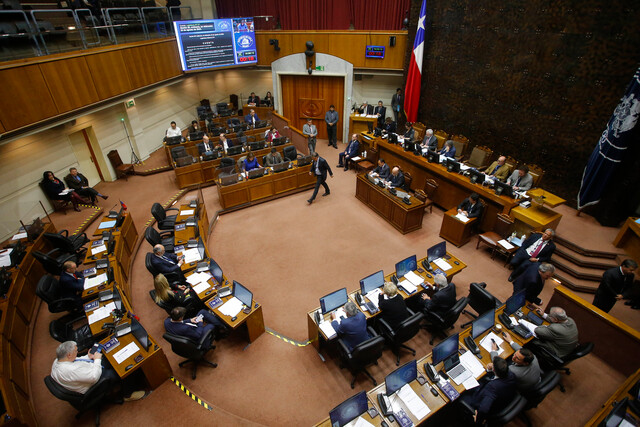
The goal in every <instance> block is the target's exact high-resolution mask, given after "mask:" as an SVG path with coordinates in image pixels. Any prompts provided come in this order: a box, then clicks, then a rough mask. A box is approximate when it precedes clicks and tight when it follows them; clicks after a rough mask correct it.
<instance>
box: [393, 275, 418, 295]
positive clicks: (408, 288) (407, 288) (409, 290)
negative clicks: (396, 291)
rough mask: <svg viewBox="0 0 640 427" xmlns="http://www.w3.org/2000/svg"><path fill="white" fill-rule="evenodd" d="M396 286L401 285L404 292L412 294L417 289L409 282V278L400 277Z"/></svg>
mask: <svg viewBox="0 0 640 427" xmlns="http://www.w3.org/2000/svg"><path fill="white" fill-rule="evenodd" d="M398 287H401V288H402V289H404V290H405V292H406V293H408V294H412V293H414V292H415V291H417V290H418V288H417V287H416V286H415V285H414V284H413V283H411V282H410V281H409V280H407V279H405V278H402V279H400V280H399V281H398Z"/></svg>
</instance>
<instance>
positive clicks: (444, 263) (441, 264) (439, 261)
mask: <svg viewBox="0 0 640 427" xmlns="http://www.w3.org/2000/svg"><path fill="white" fill-rule="evenodd" d="M433 263H434V264H435V265H437V266H438V268H439V269H441V270H443V271H447V270H451V269H452V268H453V267H451V264H449V263H448V262H447V261H445V260H444V258H438V259H437V260H435V261H433Z"/></svg>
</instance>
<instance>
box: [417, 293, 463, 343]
mask: <svg viewBox="0 0 640 427" xmlns="http://www.w3.org/2000/svg"><path fill="white" fill-rule="evenodd" d="M468 303H469V298H467V297H462V298H460V299H459V300H458V301H456V303H455V304H454V305H453V307H451V308H450V309H449V311H447V312H446V313H445V314H444V316H440V315H439V314H437V313H433V312H431V311H428V310H424V312H423V313H424V318H425V320H426V321H427V324H426V325H423V327H424V328H425V329H427V330H428V331H429V332H430V333H431V339H430V340H429V344H430V345H433V340H434V339H435V336H436V334H437V335H440V336H441V337H442V338H446V337H447V336H448V333H447V330H449V329H451V328H453V325H454V324H455V323H456V321H457V320H458V318H459V317H460V315H461V314H462V310H464V308H465V307H466V306H467V304H468Z"/></svg>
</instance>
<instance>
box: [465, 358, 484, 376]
mask: <svg viewBox="0 0 640 427" xmlns="http://www.w3.org/2000/svg"><path fill="white" fill-rule="evenodd" d="M460 363H462V364H463V365H464V367H465V368H467V370H468V371H469V372H471V375H473V378H478V377H479V376H480V375H482V374H484V366H482V363H480V361H479V360H478V358H477V357H476V356H475V355H474V354H473V353H472V352H470V351H466V352H465V353H464V354H463V355H462V356H460Z"/></svg>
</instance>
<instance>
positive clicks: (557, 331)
mask: <svg viewBox="0 0 640 427" xmlns="http://www.w3.org/2000/svg"><path fill="white" fill-rule="evenodd" d="M536 313H538V315H540V316H542V317H543V318H544V320H546V321H548V322H550V323H551V324H550V325H549V326H545V325H542V326H538V327H537V328H536V329H535V330H534V332H535V334H536V337H537V339H536V344H539V345H541V346H543V347H545V348H546V349H547V350H549V351H551V352H552V353H555V354H556V356H558V357H560V358H563V357H566V356H568V355H569V354H570V353H571V352H572V351H573V350H575V349H576V347H577V346H578V327H577V326H576V322H574V320H573V319H572V318H570V317H568V316H567V313H566V312H565V311H564V310H563V309H562V308H560V307H551V310H549V314H545V313H544V312H543V311H542V309H541V308H537V309H536Z"/></svg>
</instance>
